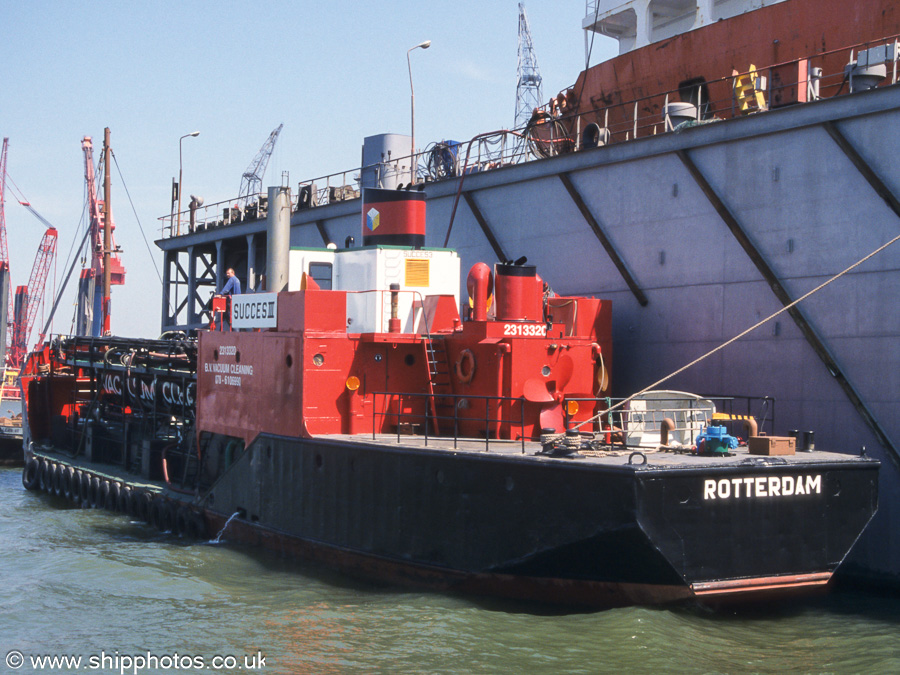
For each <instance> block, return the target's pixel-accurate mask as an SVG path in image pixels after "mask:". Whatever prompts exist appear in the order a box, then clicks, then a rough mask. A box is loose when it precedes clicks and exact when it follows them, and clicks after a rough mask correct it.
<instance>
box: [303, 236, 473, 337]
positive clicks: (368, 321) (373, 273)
mask: <svg viewBox="0 0 900 675" xmlns="http://www.w3.org/2000/svg"><path fill="white" fill-rule="evenodd" d="M317 263H318V269H317V273H318V274H321V273H322V271H323V269H325V268H323V267H322V265H323V264H328V263H330V264H331V265H332V275H331V288H332V289H333V290H339V291H347V292H348V293H347V331H348V332H350V333H386V332H388V321H389V320H390V318H391V293H390V289H391V284H398V285H399V287H400V290H399V293H398V298H397V299H398V313H397V316H398V318H399V319H400V321H401V330H402V331H403V332H404V333H410V332H413V331H414V330H415V329H416V327H417V325H418V321H419V318H420V316H421V312H422V302H423V301H424V299H425V298H426V297H427V296H429V295H451V296H453V298H454V301H455V302H456V305H457V307H458V306H459V283H460V282H459V278H460V277H459V274H460V272H459V266H460V263H459V256H458V255H457V253H456V251H450V250H447V249H413V248H407V247H401V246H397V247H393V246H390V247H381V246H369V247H364V248H356V249H346V250H339V251H330V250H327V249H292V250H291V269H290V277H289V281H288V289H289V290H292V291H294V290H300V284H301V278H302V275H303V273H304V272H306V273H307V274H309V273H310V269H311V268H310V265H311V264H313V266H314V267H316V264H317ZM313 276H315V275H313ZM319 285H320V286H323V284H322V283H319Z"/></svg>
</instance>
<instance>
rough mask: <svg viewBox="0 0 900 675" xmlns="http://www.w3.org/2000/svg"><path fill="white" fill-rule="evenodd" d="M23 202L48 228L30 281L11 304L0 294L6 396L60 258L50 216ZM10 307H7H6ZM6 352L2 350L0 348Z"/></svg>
mask: <svg viewBox="0 0 900 675" xmlns="http://www.w3.org/2000/svg"><path fill="white" fill-rule="evenodd" d="M8 144H9V139H7V138H4V139H3V151H2V155H0V292H4V293H8V290H6V289H8V283H9V282H8V279H9V250H8V247H7V242H6V215H5V210H4V209H5V202H6V200H5V193H6V154H7V146H8ZM19 203H20V204H22V206H24V207H25V208H27V209H28V210H29V211H31V213H32V214H34V216H35V217H36V218H37V219H38V220H40V221H41V222H42V223H43V224H44V225H45V226H46V228H47V230H46V232H45V233H44V236H43V238H42V239H41V243H40V245H39V246H38V251H37V256H36V257H35V260H34V266H33V267H32V269H31V276H30V277H29V279H28V284H27V285H25V286H19V287H17V288H16V292H15V295H14V297H12V298H9V303H8V304H7V299H6V298H0V303H2V309H0V313H2V314H3V317H2V318H3V320H4V321H2V322H0V323H3V324H5V325H3V326H2V328H3V333H4V335H3V337H4V338H6V342H5V344H4V351H5V358H4V362H3V363H2V364H0V365H2V366H3V371H4V377H3V382H2V387H3V389H4V391H3V397H4V398H6V397H10V398H12V397H14V396H15V394H16V391H15V390H11V386H10V385H11V383H10V382H9V381H8V380H9V378H8V377H7V375H6V373H7V371H11V372H15V371H18V370H19V368H21V366H22V362H23V361H24V360H25V356H26V354H27V353H28V339H29V336H30V335H31V329H32V327H33V326H34V321H35V319H36V318H37V313H38V308H39V307H40V305H41V303H42V302H43V300H44V287H45V285H46V283H47V276H48V275H49V273H50V268H51V267H52V266H53V261H54V259H55V258H56V240H57V232H56V228H55V227H53V226H52V225H51V224H50V223H49V222H47V220H46V219H44V218H43V217H42V216H41V215H40V214H39V213H38V212H37V211H35V210H34V208H33V207H32V206H31V204H29V203H28V202H26V201H20V202H19ZM3 310H7V311H3ZM43 339H44V336H43V335H41V336H40V338H39V339H38V342H42V341H43ZM0 353H2V352H0Z"/></svg>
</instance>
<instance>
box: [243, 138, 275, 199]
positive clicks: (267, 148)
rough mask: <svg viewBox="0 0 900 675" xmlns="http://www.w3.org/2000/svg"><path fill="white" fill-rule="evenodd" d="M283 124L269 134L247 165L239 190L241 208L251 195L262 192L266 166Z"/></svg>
mask: <svg viewBox="0 0 900 675" xmlns="http://www.w3.org/2000/svg"><path fill="white" fill-rule="evenodd" d="M283 126H284V124H279V125H278V128H277V129H275V130H274V131H273V132H272V133H271V134H269V138H268V139H267V140H266V142H265V143H263V146H262V147H261V148H260V149H259V152H258V153H256V157H254V158H253V161H252V162H250V166H248V167H247V170H246V171H244V175H243V176H241V189H240V192H238V206H239V207H240V208H244V207H245V206H247V202H248V201H249V200H250V195H255V194H257V193H259V192H262V181H263V176H265V175H266V167H267V166H268V164H269V158H270V157H271V156H272V151H273V150H274V149H275V142H276V141H277V140H278V134H280V133H281V127H283Z"/></svg>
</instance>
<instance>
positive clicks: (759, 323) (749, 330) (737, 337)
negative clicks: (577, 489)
mask: <svg viewBox="0 0 900 675" xmlns="http://www.w3.org/2000/svg"><path fill="white" fill-rule="evenodd" d="M898 240H900V234H898V235H897V236H896V237H894V238H893V239H891V240H890V241H889V242H887V243H886V244H883V245H881V246H879V247H878V248H876V249H875V250H874V251H872V252H871V253H869V254H868V255H867V256H865V257H864V258H861V259H860V260H857V261H856V262H855V263H853V264H852V265H850V266H849V267H848V268H846V269H844V270H843V271H841V272H838V273H837V274H835V275H834V276H833V277H831V278H830V279H827V280H826V281H824V282H823V283H821V284H820V285H818V286H816V287H815V288H814V289H812V290H811V291H809V292H808V293H805V294H804V295H802V296H800V297H799V298H797V299H796V300H794V301H793V302H792V303H790V304H788V305H785V306H784V307H782V308H781V309H779V310H778V311H777V312H774V313H773V314H770V315H769V316H767V317H766V318H765V319H762V320H761V321H757V322H756V323H755V324H753V325H752V326H750V328H747V329H746V330H744V331H743V332H741V333H738V334H737V335H735V336H734V337H733V338H731V339H730V340H728V341H727V342H724V343H722V344H720V345H719V346H718V347H716V348H715V349H711V350H710V351H708V352H707V353H706V354H704V355H703V356H700V357H698V358H696V359H694V360H693V361H691V362H690V363H688V364H687V365H684V366H682V367H681V368H679V369H678V370H676V371H675V372H673V373H671V374H669V375H666V376H665V377H664V378H662V379H660V380H657V381H656V382H654V383H653V384H651V385H649V386H647V387H644V388H643V389H641V390H640V391H639V392H637V393H635V394H632V395H631V396H629V397H628V398H626V399H623V400H621V401H619V402H618V403H616V404H615V405H613V406H611V407H609V408H607V409H606V410H604V411H603V412H600V413H597V414H596V415H594V416H593V417H591V418H590V419H587V420H585V421H584V422H579V423H578V424H576V425H575V428H576V429H579V428H581V427H582V426H583V425H585V424H590V423H592V422H596V421H597V420H599V419H600V418H601V417H602V416H604V415H607V414H609V413H611V412H612V411H613V410H617V409H618V408H621V407H622V406H624V405H625V404H626V403H628V402H630V401H632V400H634V399H635V398H637V397H638V396H640V395H641V394H646V393H647V392H648V391H651V390H653V389H655V388H656V387H658V386H659V385H661V384H662V383H664V382H667V381H668V380H671V379H672V378H673V377H675V376H676V375H680V374H681V373H683V372H684V371H685V370H687V369H688V368H691V367H693V366H695V365H697V364H698V363H700V362H701V361H703V360H704V359H707V358H709V357H710V356H712V355H713V354H715V353H716V352H719V351H721V350H723V349H725V347H727V346H729V345H731V344H733V343H734V342H737V341H738V340H740V339H741V338H742V337H744V336H745V335H747V334H748V333H752V332H753V331H754V330H756V329H757V328H759V327H760V326H762V325H763V324H765V323H767V322H768V321H771V320H772V319H774V318H775V317H776V316H778V315H780V314H783V313H784V312H787V311H788V310H790V309H791V308H793V307H795V306H796V305H798V304H799V303H801V302H803V301H804V300H806V298H808V297H809V296H811V295H813V294H814V293H818V292H819V291H821V290H822V289H823V288H825V287H826V286H828V284H830V283H832V282H834V281H837V280H838V279H840V278H841V277H842V276H844V275H845V274H847V273H848V272H851V271H852V270H854V269H856V268H857V267H859V266H860V265H862V264H863V263H864V262H866V261H867V260H869V259H871V258H873V257H874V256H876V255H878V254H879V253H881V252H882V251H883V250H884V249H886V248H887V247H888V246H890V245H892V244H894V243H896V242H897V241H898Z"/></svg>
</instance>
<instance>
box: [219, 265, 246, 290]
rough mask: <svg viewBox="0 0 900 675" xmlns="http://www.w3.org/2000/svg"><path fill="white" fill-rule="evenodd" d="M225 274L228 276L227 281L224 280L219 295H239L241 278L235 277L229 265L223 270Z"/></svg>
mask: <svg viewBox="0 0 900 675" xmlns="http://www.w3.org/2000/svg"><path fill="white" fill-rule="evenodd" d="M225 276H226V277H228V281H226V282H225V285H224V286H223V287H222V293H221V295H240V294H241V280H240V279H238V278H237V275H236V274H235V273H234V269H233V268H231V267H229V268H228V270H226V272H225Z"/></svg>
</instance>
